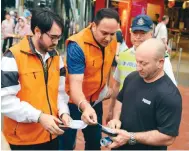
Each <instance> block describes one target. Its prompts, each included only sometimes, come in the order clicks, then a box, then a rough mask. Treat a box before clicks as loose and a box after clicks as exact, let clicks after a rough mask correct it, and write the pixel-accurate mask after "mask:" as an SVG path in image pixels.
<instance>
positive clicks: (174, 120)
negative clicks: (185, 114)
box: [156, 91, 182, 136]
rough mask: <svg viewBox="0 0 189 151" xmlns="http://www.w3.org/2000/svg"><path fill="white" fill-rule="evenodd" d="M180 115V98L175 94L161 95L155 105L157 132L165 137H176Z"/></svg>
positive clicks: (178, 94)
mask: <svg viewBox="0 0 189 151" xmlns="http://www.w3.org/2000/svg"><path fill="white" fill-rule="evenodd" d="M181 114H182V98H181V95H180V93H179V91H178V92H177V93H176V94H172V93H171V94H168V95H163V96H162V97H161V99H160V101H158V103H157V105H156V119H157V128H158V130H159V131H160V132H161V133H163V134H166V135H170V136H178V131H179V125H180V121H181Z"/></svg>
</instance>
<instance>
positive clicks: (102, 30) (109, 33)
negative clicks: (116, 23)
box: [101, 30, 116, 35]
mask: <svg viewBox="0 0 189 151" xmlns="http://www.w3.org/2000/svg"><path fill="white" fill-rule="evenodd" d="M101 32H104V33H107V34H111V35H112V34H115V33H116V32H113V33H109V32H107V31H104V30H101Z"/></svg>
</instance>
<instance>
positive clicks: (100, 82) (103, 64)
mask: <svg viewBox="0 0 189 151" xmlns="http://www.w3.org/2000/svg"><path fill="white" fill-rule="evenodd" d="M104 51H105V50H102V68H101V82H100V88H101V86H102V81H103V75H104V74H103V70H104V55H105V53H104ZM100 88H99V89H100Z"/></svg>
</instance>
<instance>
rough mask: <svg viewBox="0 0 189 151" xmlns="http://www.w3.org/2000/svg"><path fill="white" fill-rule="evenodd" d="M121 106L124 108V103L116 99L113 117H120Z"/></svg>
mask: <svg viewBox="0 0 189 151" xmlns="http://www.w3.org/2000/svg"><path fill="white" fill-rule="evenodd" d="M121 108H122V103H121V102H120V101H118V100H116V102H115V106H114V109H113V119H117V120H119V119H120V115H121Z"/></svg>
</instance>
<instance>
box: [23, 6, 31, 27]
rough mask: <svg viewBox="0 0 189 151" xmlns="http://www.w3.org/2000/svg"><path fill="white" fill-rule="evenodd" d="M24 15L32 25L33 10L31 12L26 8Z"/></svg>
mask: <svg viewBox="0 0 189 151" xmlns="http://www.w3.org/2000/svg"><path fill="white" fill-rule="evenodd" d="M24 17H25V18H26V20H27V24H28V25H31V18H32V14H31V12H30V11H29V10H28V9H25V10H24Z"/></svg>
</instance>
